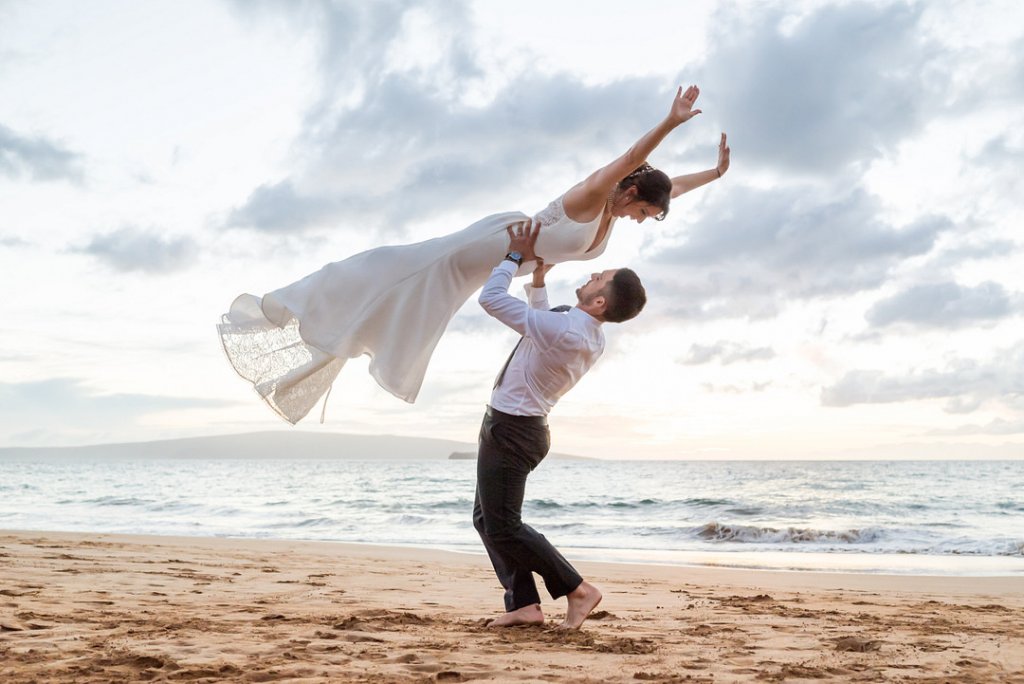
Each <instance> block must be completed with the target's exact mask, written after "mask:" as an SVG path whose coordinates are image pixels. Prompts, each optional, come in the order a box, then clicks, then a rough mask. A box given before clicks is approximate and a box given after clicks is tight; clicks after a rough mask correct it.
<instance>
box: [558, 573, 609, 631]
mask: <svg viewBox="0 0 1024 684" xmlns="http://www.w3.org/2000/svg"><path fill="white" fill-rule="evenodd" d="M566 598H567V599H569V608H568V610H566V612H565V622H563V623H562V624H561V627H562V629H579V628H580V625H582V624H583V621H584V620H586V619H587V616H588V615H590V613H591V612H592V611H593V610H594V609H595V608H597V604H599V603H600V602H601V591H600V590H599V589H598V588H597V587H595V586H594V585H593V584H591V583H590V582H582V583H581V584H580V586H578V587H576V588H575V589H573V590H572V591H571V592H569V595H568V596H566Z"/></svg>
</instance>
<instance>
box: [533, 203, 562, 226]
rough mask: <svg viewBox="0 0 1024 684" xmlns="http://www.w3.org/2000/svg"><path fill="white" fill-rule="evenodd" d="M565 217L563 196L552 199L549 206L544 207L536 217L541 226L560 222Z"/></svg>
mask: <svg viewBox="0 0 1024 684" xmlns="http://www.w3.org/2000/svg"><path fill="white" fill-rule="evenodd" d="M564 217H565V205H563V204H562V198H561V197H559V198H558V199H555V200H552V201H551V203H550V204H548V206H546V207H544V208H543V209H542V210H541V211H540V213H538V214H537V215H536V216H535V217H534V219H536V220H537V221H538V222H539V223H540V225H541V226H550V225H552V224H555V223H558V222H559V221H561V220H562V218H564Z"/></svg>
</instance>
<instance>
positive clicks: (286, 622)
mask: <svg viewBox="0 0 1024 684" xmlns="http://www.w3.org/2000/svg"><path fill="white" fill-rule="evenodd" d="M578 567H579V569H580V570H581V571H582V572H583V574H584V576H585V577H587V579H589V580H590V581H592V582H594V583H596V584H597V585H599V586H600V587H601V588H602V590H603V591H604V595H605V599H604V602H603V603H602V604H601V606H600V607H599V609H598V611H597V612H596V613H595V614H594V615H593V616H592V619H590V620H588V621H587V622H586V623H585V624H584V626H583V629H582V630H580V631H578V632H570V633H567V632H562V631H559V630H556V629H554V628H553V627H528V628H514V629H504V630H495V629H488V628H486V627H484V619H485V618H487V617H493V616H495V615H496V614H497V611H499V610H500V608H499V607H500V599H501V592H500V587H498V585H497V582H496V580H495V578H494V576H493V574H492V572H491V569H490V567H489V565H488V563H487V560H486V557H485V556H483V555H480V556H476V555H471V554H457V553H449V552H444V551H432V550H422V549H408V548H395V547H376V546H364V545H352V544H337V543H326V542H285V541H256V540H231V539H211V538H181V537H143V536H123V535H99V534H94V535H89V534H79V533H55V532H45V533H44V532H4V533H0V681H3V682H5V683H9V684H14V683H15V682H120V681H153V682H159V681H203V682H224V681H239V682H265V681H278V680H286V681H293V682H302V681H309V682H320V681H337V682H350V681H351V682H432V681H442V682H445V681H447V682H458V681H508V682H627V681H628V682H636V681H654V682H684V681H685V682H700V681H706V682H711V681H714V682H745V681H768V682H774V681H801V682H805V681H826V680H831V681H836V682H846V681H901V682H902V681H913V682H1024V621H1022V620H1021V618H1020V616H1021V614H1022V609H1024V579H1022V578H1010V577H1004V578H992V577H987V578H985V577H967V578H965V577H912V576H888V575H869V574H859V575H857V574H831V573H787V572H765V571H747V570H728V569H718V568H680V567H667V566H641V565H625V564H606V563H580V564H579V565H578ZM543 607H544V609H545V613H546V615H547V618H548V620H549V622H550V623H552V625H554V624H557V623H558V622H559V621H560V620H561V618H562V617H563V615H564V607H565V603H564V600H563V601H560V602H554V601H551V600H547V601H546V602H545V604H544V606H543Z"/></svg>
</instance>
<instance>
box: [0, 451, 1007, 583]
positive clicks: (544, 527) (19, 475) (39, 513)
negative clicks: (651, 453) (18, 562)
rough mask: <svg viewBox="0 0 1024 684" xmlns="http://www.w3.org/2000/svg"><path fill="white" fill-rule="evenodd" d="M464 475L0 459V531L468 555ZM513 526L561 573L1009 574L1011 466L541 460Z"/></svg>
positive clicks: (249, 464)
mask: <svg viewBox="0 0 1024 684" xmlns="http://www.w3.org/2000/svg"><path fill="white" fill-rule="evenodd" d="M475 467H476V464H475V462H474V461H472V460H422V459H421V460H406V461H403V460H380V461H353V460H324V459H308V460H303V459H301V458H294V459H281V460H268V459H259V460H245V459H240V458H223V459H218V458H206V459H173V458H162V459H142V458H138V459H133V458H125V457H111V458H103V457H87V458H83V457H72V456H67V457H61V456H50V457H46V458H34V459H32V458H27V457H5V458H3V459H0V528H4V529H7V530H60V531H79V532H93V533H126V534H154V535H183V536H223V537H245V538H273V539H296V540H298V539H302V540H321V541H344V542H360V543H370V544H387V545H400V546H427V547H435V548H442V549H450V550H455V551H464V552H470V553H480V554H483V547H482V546H481V544H480V541H479V538H478V537H477V534H476V531H475V530H474V529H473V526H472V523H471V519H470V518H471V511H472V507H473V496H474V483H475ZM523 519H524V520H525V521H526V522H527V523H529V524H531V525H532V526H534V527H535V528H536V529H538V530H539V531H540V532H542V533H543V534H544V535H545V536H547V537H548V539H550V540H551V541H552V542H553V543H554V544H555V545H556V546H558V547H559V548H560V549H561V550H562V551H563V553H565V554H566V555H567V556H568V557H569V558H570V559H578V560H607V561H617V562H643V563H663V564H673V565H679V566H690V565H717V566H723V567H746V568H761V569H769V570H823V571H831V572H844V571H855V572H880V573H914V574H948V575H1021V576H1022V577H1024V461H842V462H836V461H828V462H826V461H775V462H765V461H701V462H686V461H656V462H652V461H643V462H638V461H596V460H593V461H582V460H581V461H559V460H549V461H547V462H544V463H543V464H541V466H540V467H539V468H538V469H537V470H536V471H535V472H534V473H533V475H532V476H531V479H530V482H529V485H528V487H527V498H526V501H525V504H524V507H523ZM482 562H486V560H485V559H483V558H482Z"/></svg>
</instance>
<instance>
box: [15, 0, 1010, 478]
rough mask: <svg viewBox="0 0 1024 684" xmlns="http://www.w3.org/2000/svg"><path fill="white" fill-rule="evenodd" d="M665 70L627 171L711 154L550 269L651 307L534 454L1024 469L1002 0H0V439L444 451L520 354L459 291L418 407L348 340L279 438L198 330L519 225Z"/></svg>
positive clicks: (624, 143)
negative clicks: (323, 405) (477, 232)
mask: <svg viewBox="0 0 1024 684" xmlns="http://www.w3.org/2000/svg"><path fill="white" fill-rule="evenodd" d="M583 7H586V13H585V15H581V14H580V11H581V8H583ZM691 83H693V84H697V85H698V86H699V87H700V89H701V94H700V99H699V103H698V106H699V108H700V109H702V110H703V113H702V114H700V115H699V116H697V117H696V118H694V119H693V120H692V121H690V122H688V123H686V124H684V125H683V126H681V127H680V128H678V129H676V130H675V131H673V133H672V134H671V135H670V136H669V138H668V139H666V141H665V142H664V143H663V144H662V145H661V146H660V147H659V149H657V150H656V151H655V152H654V154H653V155H652V156H651V158H650V161H651V163H652V164H654V165H655V166H657V167H659V168H662V169H664V170H665V171H667V172H668V173H669V174H670V175H679V174H682V173H690V172H695V171H701V170H704V169H708V168H712V167H714V165H715V161H716V146H717V143H718V139H719V135H720V133H721V132H723V131H724V132H726V133H727V134H728V136H729V144H730V147H731V150H732V166H731V169H730V170H729V171H728V173H727V174H726V175H725V176H724V178H723V179H722V180H720V181H716V182H714V183H712V184H710V185H708V186H705V187H703V188H699V189H697V190H694V191H693V192H691V193H688V194H686V195H684V196H682V197H680V198H678V199H676V200H675V201H674V202H673V204H672V207H671V211H670V213H669V215H668V217H667V218H666V220H665V221H663V222H660V223H656V222H652V221H648V222H645V223H644V224H643V225H638V224H635V223H632V222H629V221H628V220H620V221H619V222H618V223H617V224H616V226H615V228H614V232H613V236H612V239H611V241H610V246H609V248H608V250H607V251H606V253H605V254H604V256H602V257H601V258H600V259H598V260H596V261H594V262H587V263H577V264H573V263H568V264H563V265H560V266H558V267H557V268H556V269H555V270H554V271H552V273H551V275H550V277H549V290H550V293H551V298H552V300H559V299H560V293H562V294H563V295H564V297H563V298H564V299H565V300H568V301H572V300H573V299H574V297H573V296H572V293H573V291H574V290H575V288H576V287H577V286H578V285H580V284H582V283H583V282H585V281H586V280H587V279H588V278H589V275H590V272H591V270H593V269H596V270H603V269H605V268H615V267H619V266H627V265H628V266H630V267H632V268H633V269H634V270H636V271H637V272H638V273H639V274H640V275H641V277H642V278H643V280H644V282H645V284H646V285H647V289H648V295H649V304H648V306H647V308H646V309H645V311H644V312H643V314H641V316H640V317H639V318H638V319H636V320H634V321H630V322H628V323H625V324H622V325H614V324H609V325H607V326H606V327H605V328H606V330H605V332H606V336H607V339H608V343H607V348H606V352H605V355H604V357H603V358H602V359H601V360H600V362H599V363H598V365H597V366H596V367H595V368H594V369H593V370H592V371H591V372H590V373H589V374H588V375H587V376H586V377H585V378H584V379H583V380H582V381H581V382H580V383H579V385H577V387H576V388H574V389H573V390H572V391H571V392H570V393H569V394H567V395H566V396H565V397H564V398H563V399H562V401H561V402H560V403H559V405H558V406H557V407H556V408H555V409H554V411H553V413H552V415H551V426H552V437H553V450H555V451H559V452H563V453H575V454H582V455H590V456H597V457H606V458H688V459H710V458H723V459H778V458H1022V457H1024V318H1022V313H1024V272H1022V269H1021V264H1022V261H1021V256H1022V253H1021V252H1022V244H1024V243H1022V238H1021V237H1020V236H1019V232H1020V227H1021V225H1022V224H1024V199H1022V198H1024V173H1022V169H1024V5H1021V4H1020V3H1018V2H1016V1H1015V0H1007V1H1005V2H1003V1H992V2H985V1H980V2H973V1H972V2H956V1H935V2H826V1H820V2H767V1H758V2H754V1H750V2H686V3H681V2H672V1H669V0H665V1H663V2H655V1H651V0H648V1H642V0H634V1H633V2H630V3H623V2H593V3H586V4H585V5H581V4H580V3H573V2H567V1H565V2H559V1H558V0H555V1H552V0H546V1H545V2H539V1H534V0H520V1H518V2H516V3H508V2H490V1H478V2H471V1H468V0H466V1H461V2H460V1H457V0H438V1H436V2H431V1H426V0H424V1H413V0H410V1H401V0H381V1H377V2H362V1H359V0H352V1H342V0H339V1H337V2H327V1H315V0H306V1H295V2H283V1H281V2H271V1H269V0H264V1H251V2H249V1H246V2H243V1H242V0H238V1H237V2H228V1H226V0H225V1H216V0H203V1H200V0H185V1H182V0H174V1H160V0H148V1H147V2H145V3H138V2H131V1H129V0H120V1H107V0H91V1H90V2H88V3H81V2H73V1H72V0H66V1H63V2H61V1H42V2H28V1H19V0H0V94H2V96H0V286H2V291H3V293H4V296H3V299H2V304H0V313H2V316H0V447H3V446H52V445H78V444H95V443H104V442H124V441H143V440H153V439H168V438H176V437H191V436H198V435H210V434H230V433H240V432H249V431H256V430H302V431H315V432H342V433H358V434H398V435H409V436H422V437H438V438H445V439H455V440H462V441H466V442H474V441H475V439H476V433H477V430H478V426H479V421H480V417H481V415H482V411H483V407H484V405H485V403H486V401H487V398H488V396H489V390H490V387H491V384H492V382H493V378H494V375H495V373H496V372H497V370H498V369H499V368H500V366H501V364H502V362H503V361H504V358H505V356H506V355H507V353H508V350H509V349H510V348H511V347H512V345H514V344H515V339H516V336H515V334H514V333H512V332H511V331H510V330H507V329H505V328H504V327H503V326H501V325H500V324H498V323H497V322H495V321H493V320H492V319H489V318H488V317H487V316H486V315H485V314H484V313H483V311H482V310H481V309H480V307H479V306H478V305H477V304H476V301H475V297H474V298H471V299H470V300H469V302H467V304H466V305H465V306H464V307H463V308H462V309H461V310H460V312H459V313H458V314H457V316H456V317H455V319H454V320H453V321H452V323H451V325H450V326H449V329H448V331H447V332H446V334H445V336H444V337H443V339H442V341H441V343H440V344H439V346H438V348H437V351H436V352H435V355H434V358H433V360H432V363H431V367H430V369H429V371H428V373H427V376H426V380H425V383H424V386H423V389H422V391H421V393H420V397H419V399H418V400H417V402H416V403H415V404H412V405H410V404H406V403H404V402H402V401H400V400H397V399H395V398H394V397H392V396H391V395H390V394H388V393H387V392H385V391H384V390H382V389H380V388H378V387H377V386H376V385H375V384H374V383H373V381H372V379H371V378H370V377H369V375H368V374H367V373H366V366H367V361H366V359H358V360H352V361H350V362H349V363H348V364H347V365H346V367H345V369H344V370H343V371H342V373H341V375H340V376H339V379H338V381H337V382H336V383H335V387H334V390H333V392H332V394H331V396H330V401H329V404H328V407H327V413H326V422H325V423H324V424H322V425H321V424H319V423H318V422H317V419H316V417H314V416H312V415H311V416H310V417H308V418H307V419H306V420H305V421H303V422H302V423H300V424H299V426H298V427H295V428H292V427H290V426H288V425H287V424H285V423H284V422H283V421H281V420H280V419H279V418H277V417H276V415H275V414H273V413H272V412H271V411H270V410H269V409H268V408H267V407H266V406H264V405H263V404H262V402H261V401H259V400H258V398H257V396H256V394H255V393H254V391H253V390H252V388H251V386H249V385H248V384H247V383H245V382H244V381H242V380H241V379H240V378H238V377H237V375H236V374H235V373H234V371H233V370H232V369H231V367H230V365H229V364H228V362H227V361H226V359H225V358H224V354H223V351H222V349H221V347H220V344H219V340H218V337H217V334H216V328H215V325H216V324H217V323H218V321H219V319H220V316H221V315H222V314H223V313H225V312H226V311H227V310H228V307H229V305H230V303H231V301H232V300H233V299H234V298H235V297H236V296H237V295H238V294H241V293H243V292H250V293H253V294H256V295H261V294H263V293H264V292H268V291H270V290H274V289H277V288H279V287H281V286H283V285H286V284H288V283H290V282H293V281H294V280H297V279H299V278H301V277H302V276H304V275H306V274H307V273H310V272H312V271H314V270H317V269H318V268H320V267H321V266H322V265H323V264H325V263H328V262H331V261H337V260H340V259H343V258H345V257H347V256H350V255H352V254H355V253H357V252H359V251H362V250H364V249H368V248H371V247H375V246H379V245H385V244H396V243H406V242H414V241H418V240H422V239H427V238H430V237H433V236H437V235H443V234H446V233H450V232H453V231H455V230H458V229H460V228H462V227H464V226H466V225H468V224H470V223H472V222H473V221H475V220H477V219H479V218H481V217H483V216H485V215H488V214H492V213H497V212H500V211H524V212H526V213H530V214H532V213H536V212H537V211H539V210H540V209H542V208H543V207H544V206H545V205H546V204H547V203H548V202H549V201H550V200H552V199H554V198H556V197H558V196H559V195H561V194H562V193H563V192H565V191H566V190H567V189H568V188H570V187H571V186H572V185H574V184H575V183H576V182H578V181H580V180H582V179H583V178H584V177H586V176H587V175H588V174H589V173H591V172H592V171H593V170H595V169H597V168H599V167H600V166H602V165H604V164H606V163H608V162H610V161H611V160H612V159H614V158H615V157H617V156H618V155H619V154H621V153H622V152H623V151H625V150H626V149H627V148H628V147H629V145H630V144H631V143H632V142H634V141H635V140H636V139H637V138H638V137H640V136H641V135H642V134H643V133H645V132H646V131H647V130H649V129H650V128H651V127H653V126H654V125H656V124H657V123H658V122H659V121H660V120H661V119H662V118H663V117H664V116H665V114H666V113H667V111H668V108H669V105H670V103H671V100H672V97H673V95H674V93H675V91H676V88H677V86H679V85H683V86H684V87H685V86H686V85H689V84H691ZM513 291H514V292H518V291H520V290H519V283H518V282H517V283H515V284H514V285H513ZM314 413H317V414H318V413H319V407H318V408H317V409H315V410H314Z"/></svg>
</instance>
